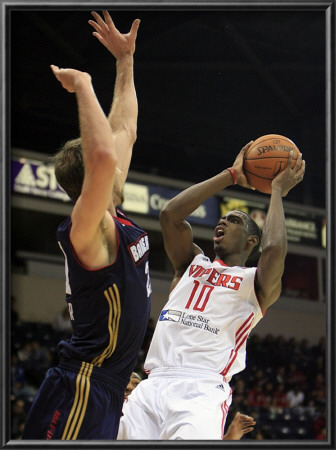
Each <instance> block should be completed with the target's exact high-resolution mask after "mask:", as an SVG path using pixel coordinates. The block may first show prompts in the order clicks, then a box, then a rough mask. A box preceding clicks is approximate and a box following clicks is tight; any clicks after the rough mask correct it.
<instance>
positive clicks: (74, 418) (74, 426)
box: [62, 361, 93, 440]
mask: <svg viewBox="0 0 336 450" xmlns="http://www.w3.org/2000/svg"><path fill="white" fill-rule="evenodd" d="M92 370H93V365H92V364H90V363H88V362H85V361H83V362H82V366H81V368H80V371H79V373H78V375H77V378H76V394H75V399H74V402H73V405H72V408H71V411H70V414H69V417H68V420H67V423H66V425H65V428H64V432H63V435H62V440H75V439H77V436H78V433H79V430H80V428H81V426H82V423H83V419H84V415H85V412H86V408H87V404H88V398H89V393H90V377H91V373H92Z"/></svg>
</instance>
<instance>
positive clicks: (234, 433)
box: [223, 412, 256, 441]
mask: <svg viewBox="0 0 336 450" xmlns="http://www.w3.org/2000/svg"><path fill="white" fill-rule="evenodd" d="M255 424H256V422H255V420H254V418H253V417H251V416H247V415H246V414H241V413H240V412H237V414H236V415H235V416H234V418H233V420H232V422H231V423H230V425H229V428H228V431H227V432H226V433H225V435H224V437H223V439H224V440H229V441H236V440H237V441H238V440H239V439H240V438H241V437H242V436H243V435H244V434H246V433H250V432H251V431H252V430H253V429H254V425H255Z"/></svg>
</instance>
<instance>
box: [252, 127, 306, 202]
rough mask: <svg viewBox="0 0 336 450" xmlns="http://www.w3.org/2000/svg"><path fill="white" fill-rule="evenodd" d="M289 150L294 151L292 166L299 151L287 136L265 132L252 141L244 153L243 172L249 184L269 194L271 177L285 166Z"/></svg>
mask: <svg viewBox="0 0 336 450" xmlns="http://www.w3.org/2000/svg"><path fill="white" fill-rule="evenodd" d="M290 150H294V152H295V153H294V156H293V162H292V167H294V164H295V162H296V160H297V158H298V156H299V153H300V151H299V149H298V148H297V146H296V145H295V144H294V142H293V141H291V140H290V139H288V138H287V137H285V136H281V135H280V134H266V135H265V136H261V137H260V138H258V139H256V140H255V141H254V142H252V144H251V146H250V147H249V149H248V150H247V151H246V152H245V155H244V173H245V175H246V178H247V181H248V182H249V184H250V185H251V186H253V187H254V188H256V189H257V190H258V191H260V192H263V193H264V194H270V193H271V192H272V188H271V183H272V180H273V178H274V177H276V176H277V175H278V174H279V173H280V172H282V171H283V170H284V169H285V168H286V167H287V164H288V156H289V152H290Z"/></svg>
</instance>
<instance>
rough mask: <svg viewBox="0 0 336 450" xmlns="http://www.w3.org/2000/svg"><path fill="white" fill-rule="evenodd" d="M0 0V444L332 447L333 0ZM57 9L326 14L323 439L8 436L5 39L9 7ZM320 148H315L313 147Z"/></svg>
mask: <svg viewBox="0 0 336 450" xmlns="http://www.w3.org/2000/svg"><path fill="white" fill-rule="evenodd" d="M0 1H1V9H0V19H1V24H2V27H1V31H2V39H1V43H2V48H1V50H2V52H1V53H2V58H1V61H0V68H1V74H2V90H1V99H2V108H1V125H2V126H1V141H2V158H1V159H0V170H1V199H0V205H1V213H0V214H1V215H0V220H1V222H2V224H3V226H2V235H1V240H0V246H1V256H2V258H1V263H0V269H1V275H0V277H1V278H0V281H1V300H2V302H1V320H2V327H1V338H2V339H1V355H0V356H1V359H2V367H1V374H0V381H1V411H2V414H1V417H2V422H1V432H0V445H1V448H13V449H15V448H30V449H37V448H87V449H90V448H93V449H96V448H111V449H112V448H121V449H128V448H129V449H132V448H137V449H146V448H152V449H156V448H166V447H171V446H173V447H174V448H175V449H177V448H181V449H182V448H196V449H201V448H202V449H203V448H204V449H206V448H216V447H219V446H220V447H222V446H223V447H224V446H225V447H227V448H245V447H247V448H254V447H256V448H259V447H263V448H279V449H280V448H284V449H288V450H289V449H292V448H293V449H296V448H302V449H307V450H308V449H315V448H328V449H329V448H330V449H335V423H336V417H335V410H336V404H335V386H334V385H333V384H334V383H335V358H336V353H335V341H336V336H335V327H334V323H335V319H336V317H335V306H334V303H333V300H334V299H335V298H336V290H335V267H336V261H335V255H336V246H335V231H336V227H335V225H336V221H335V209H336V208H335V199H336V182H335V179H336V177H335V176H334V170H335V169H336V161H335V159H336V158H335V151H336V146H335V122H336V120H335V119H336V117H335V116H336V115H335V49H336V47H335V31H336V30H335V0H331V1H315V2H309V1H305V0H298V1H287V2H281V1H272V0H271V1H255V0H251V1H239V0H236V1H225V0H218V1H211V2H206V1H190V2H187V1H174V2H173V1H169V0H168V1H167V0H163V1H153V2H146V1H144V0H142V1H139V2H137V1H133V2H123V1H122V0H119V1H118V0H115V1H113V2H108V1H102V2H94V1H81V2H78V3H77V2H73V1H67V0H63V1H43V0H42V1H35V2H31V1H29V0H28V1H24V0H21V1H17V0H12V1H7V0H0ZM41 7H43V8H44V9H54V8H55V9H57V8H59V7H61V8H62V9H70V8H71V9H88V10H91V9H97V10H100V9H103V8H107V9H108V8H110V7H113V8H118V9H127V10H130V9H142V10H146V9H160V10H161V9H162V10H163V9H179V8H183V9H184V10H186V9H190V10H193V9H197V10H202V9H216V8H218V9H221V10H222V9H230V10H237V9H244V11H245V10H256V9H267V10H275V11H276V10H283V9H295V10H302V11H306V10H316V11H325V20H326V47H327V54H326V60H327V63H326V87H327V89H326V104H327V111H326V115H327V119H326V157H327V158H326V160H327V162H326V175H327V177H326V178H327V180H326V194H327V208H326V209H327V211H326V212H327V224H328V225H327V271H326V275H327V286H326V292H327V302H328V305H327V338H328V346H327V361H328V365H327V383H328V385H329V392H328V396H329V402H328V406H327V424H328V426H327V433H328V434H327V441H320V442H319V441H302V442H295V443H293V442H285V441H274V442H270V441H258V442H257V441H256V442H250V441H248V442H247V441H237V442H230V443H223V442H215V441H204V442H200V441H186V442H179V443H176V442H167V441H160V442H157V441H147V442H144V441H133V442H126V441H115V442H111V441H95V442H94V443H93V442H92V441H74V442H57V443H55V442H46V441H13V440H8V436H10V426H9V415H10V408H9V406H10V402H9V398H8V386H9V381H10V378H9V370H8V367H7V363H8V360H9V355H10V348H9V347H10V346H9V342H8V336H9V327H8V324H9V323H10V308H9V301H8V299H9V298H10V273H9V271H10V250H9V245H8V243H9V242H10V226H9V225H10V208H9V204H10V200H9V195H10V193H9V175H8V174H9V170H10V169H9V168H10V152H9V149H10V139H9V135H8V130H9V127H10V124H9V123H8V116H7V112H8V111H9V110H10V96H9V93H8V92H7V91H6V81H8V73H7V68H8V66H7V64H8V52H7V51H6V43H8V37H9V32H8V28H9V26H8V25H9V21H8V17H9V12H10V10H12V9H26V8H27V9H34V8H39V9H41ZM317 151H318V150H317Z"/></svg>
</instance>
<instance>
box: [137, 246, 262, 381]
mask: <svg viewBox="0 0 336 450" xmlns="http://www.w3.org/2000/svg"><path fill="white" fill-rule="evenodd" d="M255 274H256V268H255V267H252V268H246V267H239V266H234V267H229V266H227V265H226V264H224V263H223V262H222V261H219V260H215V261H213V262H211V261H210V259H209V258H208V257H206V256H204V255H203V254H199V255H197V256H196V257H195V258H194V260H193V261H192V263H191V264H190V266H189V267H188V269H187V270H186V271H185V273H184V274H183V276H182V278H181V280H180V281H179V283H178V284H177V286H175V288H174V289H173V290H172V292H171V293H170V295H169V299H168V302H167V303H166V305H165V306H164V308H163V310H162V311H161V314H160V317H159V319H158V322H157V324H156V328H155V332H154V335H153V338H152V342H151V345H150V348H149V351H148V354H147V358H146V361H145V370H146V372H147V373H148V372H150V371H151V370H153V369H155V368H164V367H166V368H168V367H171V368H173V367H174V368H190V369H201V370H202V369H203V370H204V369H205V370H210V371H213V372H215V373H220V374H222V375H223V376H224V377H225V379H226V381H230V379H231V377H232V376H233V375H234V374H236V373H238V372H240V371H242V370H243V369H244V368H245V361H246V340H247V337H248V335H249V333H250V331H251V329H252V328H253V327H254V326H255V325H256V324H257V323H258V322H259V320H260V319H261V318H262V311H261V309H260V306H259V303H258V300H257V297H256V294H255V290H254V278H255Z"/></svg>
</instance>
